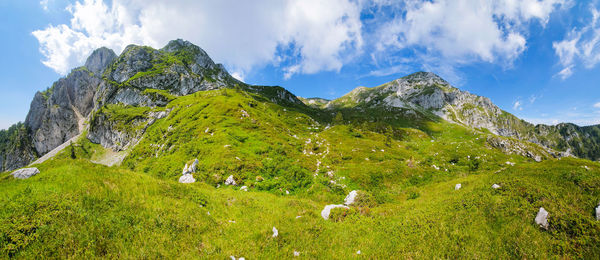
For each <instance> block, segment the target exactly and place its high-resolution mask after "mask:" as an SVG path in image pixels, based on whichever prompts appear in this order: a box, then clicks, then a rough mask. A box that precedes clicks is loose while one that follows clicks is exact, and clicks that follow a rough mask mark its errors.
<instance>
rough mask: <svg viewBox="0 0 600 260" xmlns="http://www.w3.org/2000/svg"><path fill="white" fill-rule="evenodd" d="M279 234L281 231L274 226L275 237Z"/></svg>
mask: <svg viewBox="0 0 600 260" xmlns="http://www.w3.org/2000/svg"><path fill="white" fill-rule="evenodd" d="M277 236H279V231H278V230H277V229H276V228H275V227H273V237H277Z"/></svg>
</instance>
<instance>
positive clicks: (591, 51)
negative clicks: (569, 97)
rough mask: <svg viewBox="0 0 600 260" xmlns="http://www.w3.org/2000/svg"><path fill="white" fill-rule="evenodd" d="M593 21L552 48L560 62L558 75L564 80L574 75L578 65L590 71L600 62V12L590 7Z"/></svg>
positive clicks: (571, 32)
mask: <svg viewBox="0 0 600 260" xmlns="http://www.w3.org/2000/svg"><path fill="white" fill-rule="evenodd" d="M589 10H590V12H591V15H592V17H591V20H590V21H589V22H588V24H586V25H585V26H583V27H581V28H573V29H572V30H571V31H569V32H568V33H567V35H566V36H565V38H564V39H563V40H562V41H558V42H553V43H552V47H553V48H554V52H555V53H556V55H557V56H558V58H559V60H560V64H561V65H562V67H563V68H562V70H561V71H560V72H558V73H557V75H558V76H560V77H561V78H562V79H563V80H564V79H566V78H568V77H570V76H571V75H573V73H574V68H575V65H576V64H577V63H579V62H580V63H582V64H583V65H584V67H586V68H588V69H590V68H593V67H595V66H596V65H597V64H598V63H599V62H600V11H598V9H596V8H595V7H594V6H593V5H592V4H590V5H589Z"/></svg>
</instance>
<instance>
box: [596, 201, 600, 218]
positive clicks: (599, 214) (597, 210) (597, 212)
mask: <svg viewBox="0 0 600 260" xmlns="http://www.w3.org/2000/svg"><path fill="white" fill-rule="evenodd" d="M596 220H600V203H599V204H598V207H596Z"/></svg>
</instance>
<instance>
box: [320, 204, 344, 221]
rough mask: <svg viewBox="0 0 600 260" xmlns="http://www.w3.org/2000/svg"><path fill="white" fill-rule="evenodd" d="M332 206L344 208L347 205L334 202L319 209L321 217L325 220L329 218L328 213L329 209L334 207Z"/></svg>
mask: <svg viewBox="0 0 600 260" xmlns="http://www.w3.org/2000/svg"><path fill="white" fill-rule="evenodd" d="M334 208H345V209H347V208H348V207H346V206H344V205H336V204H331V205H327V206H325V208H323V210H322V211H321V217H323V219H325V220H327V219H329V214H330V213H331V210H332V209H334Z"/></svg>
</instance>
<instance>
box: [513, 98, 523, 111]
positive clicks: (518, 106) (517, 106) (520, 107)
mask: <svg viewBox="0 0 600 260" xmlns="http://www.w3.org/2000/svg"><path fill="white" fill-rule="evenodd" d="M513 109H514V110H523V104H522V103H521V100H517V101H515V102H514V103H513Z"/></svg>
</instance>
